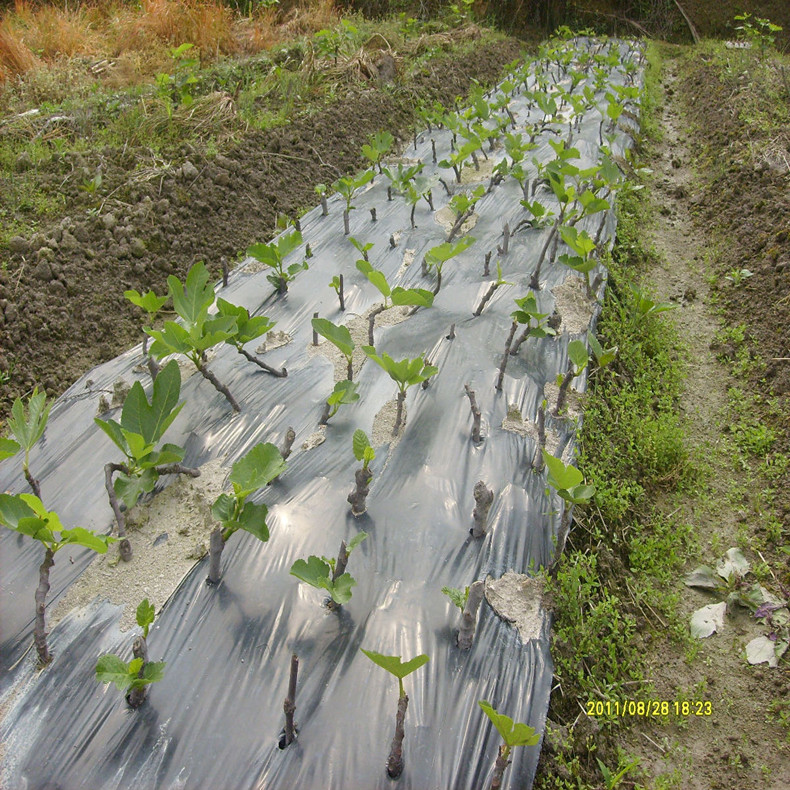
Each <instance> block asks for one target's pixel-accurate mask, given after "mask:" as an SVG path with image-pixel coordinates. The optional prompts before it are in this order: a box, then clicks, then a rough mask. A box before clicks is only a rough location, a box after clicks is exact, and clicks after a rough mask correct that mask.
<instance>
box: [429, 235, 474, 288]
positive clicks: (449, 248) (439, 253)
mask: <svg viewBox="0 0 790 790" xmlns="http://www.w3.org/2000/svg"><path fill="white" fill-rule="evenodd" d="M474 243H475V239H474V238H473V237H472V236H464V237H463V238H462V239H461V240H460V241H458V242H456V243H455V244H451V243H450V242H444V244H439V245H437V246H436V247H431V249H430V250H428V252H426V253H425V268H427V269H429V270H430V269H431V268H435V269H436V288H435V289H434V292H433V293H434V296H435V295H436V294H438V293H439V289H440V288H441V287H442V271H443V269H444V264H445V263H447V261H449V260H452V259H453V258H455V257H456V255H460V254H461V253H462V252H466V250H468V249H469V248H470V247H471V246H472V245H473V244H474Z"/></svg>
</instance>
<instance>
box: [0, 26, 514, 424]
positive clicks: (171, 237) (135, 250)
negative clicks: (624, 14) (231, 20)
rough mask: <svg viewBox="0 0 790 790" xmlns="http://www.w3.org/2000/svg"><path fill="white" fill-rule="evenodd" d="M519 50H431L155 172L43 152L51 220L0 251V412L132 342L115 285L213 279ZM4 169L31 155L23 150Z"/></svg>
mask: <svg viewBox="0 0 790 790" xmlns="http://www.w3.org/2000/svg"><path fill="white" fill-rule="evenodd" d="M456 35H458V36H467V37H468V36H470V35H471V36H477V35H479V33H476V32H475V29H474V28H472V29H467V30H465V31H460V32H458V33H457V34H456ZM523 49H524V44H523V42H520V41H518V40H516V39H506V40H502V41H496V42H491V41H486V42H481V45H480V47H479V48H478V49H477V50H476V51H475V57H474V58H458V57H455V56H453V55H452V54H443V55H441V56H440V57H437V58H435V59H433V60H430V61H429V62H428V65H426V66H425V67H424V68H423V69H422V70H421V71H419V72H418V73H416V74H414V75H411V76H408V77H404V76H397V75H396V76H395V78H394V80H392V81H390V82H388V81H385V80H381V81H380V80H375V79H369V80H368V79H364V78H362V77H359V78H357V79H356V80H354V81H352V82H350V83H348V84H346V85H343V86H342V88H341V90H340V92H339V95H337V96H336V100H335V101H334V102H333V103H331V104H330V105H329V106H324V107H322V108H320V109H316V108H314V107H309V106H307V107H304V108H297V113H296V114H295V117H294V118H293V119H292V120H291V122H290V123H288V124H287V125H285V126H282V127H278V128H275V129H272V130H270V131H267V132H250V133H247V134H244V135H243V136H241V137H240V138H238V137H237V138H236V141H235V142H234V143H233V144H232V145H228V146H226V147H224V148H223V150H221V151H220V152H219V153H214V152H212V155H209V154H207V153H206V152H205V151H201V150H198V149H197V148H196V147H195V146H192V145H189V144H184V145H182V146H181V147H180V148H179V149H178V150H177V151H175V152H174V155H173V156H172V157H170V158H169V161H167V163H163V164H162V166H161V167H160V168H158V169H156V168H149V167H144V168H140V167H138V164H139V163H141V162H148V161H150V160H151V152H150V151H147V150H145V149H143V148H139V147H138V148H133V147H128V148H127V147H118V148H110V147H105V148H104V149H102V150H97V151H93V152H91V153H84V152H76V151H65V152H63V153H59V152H58V151H57V150H53V153H52V156H51V157H50V158H49V159H47V160H46V161H44V162H40V163H38V164H37V165H36V166H37V168H38V169H37V173H36V177H37V178H38V179H40V180H41V184H42V185H44V186H45V188H46V189H47V190H54V191H57V192H59V193H61V194H62V195H63V198H64V204H65V207H66V208H65V211H64V214H63V216H61V217H59V218H57V219H53V220H51V221H50V222H49V223H48V224H47V225H46V226H39V227H38V228H37V229H36V232H33V233H30V234H20V235H19V236H16V237H14V238H12V239H11V240H10V242H9V244H8V245H7V248H6V249H4V250H0V259H1V260H0V264H1V265H0V374H4V377H7V381H6V382H5V383H4V384H3V386H2V390H1V391H0V419H1V418H2V417H3V416H4V415H5V414H7V413H8V411H9V409H10V405H11V404H12V403H13V401H14V399H15V398H16V397H19V396H22V395H24V394H25V393H26V392H29V391H30V390H31V389H32V388H33V386H36V385H37V386H39V387H44V388H45V389H46V391H47V393H48V394H50V395H53V396H55V395H58V394H60V393H61V392H62V391H63V390H64V389H66V387H68V386H69V385H70V384H71V383H72V382H73V381H74V380H75V379H77V378H78V377H79V376H80V375H81V374H83V373H85V372H86V371H87V370H89V369H90V368H91V367H93V366H94V365H96V364H97V363H100V362H103V361H106V360H108V359H111V358H112V357H114V356H116V355H117V354H118V353H120V352H121V351H123V350H124V349H126V348H128V347H129V346H130V345H132V344H134V343H135V342H138V341H139V339H140V337H141V332H140V325H141V313H140V312H139V311H138V310H137V308H134V307H133V306H132V305H131V304H130V303H129V302H128V301H127V300H126V299H125V298H124V296H123V292H124V290H127V289H130V288H134V289H136V290H138V291H141V292H144V291H145V290H148V289H150V288H152V289H154V290H155V291H156V292H157V293H160V294H162V293H166V290H167V286H166V280H167V276H168V275H170V274H175V275H177V276H180V277H182V278H183V276H184V275H185V273H186V272H187V270H188V269H189V267H190V266H191V265H192V264H193V263H194V262H195V261H197V260H203V261H205V263H206V265H207V266H208V267H209V270H210V271H211V273H212V275H214V276H215V277H217V278H219V277H220V276H221V272H222V263H221V259H222V258H223V257H225V258H226V259H227V260H228V261H229V262H230V264H231V265H232V264H233V261H235V260H237V258H238V256H239V253H240V252H243V251H244V250H246V248H247V247H248V246H249V245H250V244H252V243H256V242H260V241H265V240H267V239H268V238H269V237H270V236H271V235H272V232H273V229H274V225H275V220H276V217H277V215H278V214H279V213H285V214H287V215H289V216H291V217H294V216H296V215H297V214H298V213H299V212H300V210H302V209H304V208H307V207H309V206H311V205H313V204H314V203H315V202H316V195H315V192H314V187H315V185H316V184H318V183H331V182H332V181H334V180H335V179H337V178H338V177H340V176H341V175H344V174H346V173H351V172H354V171H355V170H357V169H359V168H360V167H361V166H362V159H361V155H360V148H361V146H362V144H363V143H365V142H367V139H368V136H369V135H370V134H371V133H373V132H376V131H379V130H382V129H388V130H389V131H391V132H392V133H393V134H394V135H395V136H396V140H399V141H400V142H402V143H405V142H407V141H408V139H410V134H411V129H412V127H413V124H414V122H415V108H416V107H417V106H419V104H420V103H421V102H423V101H425V102H427V103H429V104H430V103H432V102H433V101H436V100H438V101H440V102H442V103H443V104H445V105H447V106H451V105H452V103H453V101H454V99H455V98H456V97H457V96H459V95H464V94H465V93H466V92H467V91H468V90H469V87H470V83H471V80H473V79H474V80H477V81H478V82H480V83H482V84H491V83H493V82H495V81H496V80H497V79H498V78H499V76H500V75H501V72H502V69H503V67H504V66H505V65H506V64H507V63H509V62H512V61H513V60H514V59H515V58H517V57H518V56H519V54H520V53H521V51H522V50H523ZM401 72H402V73H405V72H406V69H405V68H402V69H401ZM16 166H17V168H18V169H19V170H20V171H23V170H26V169H28V168H32V167H33V163H32V161H30V159H29V158H26V157H25V156H24V155H22V156H21V157H20V158H19V159H18V161H17V163H16ZM98 168H101V173H102V183H101V193H102V195H103V196H106V197H105V198H104V199H103V201H102V202H100V203H99V204H98V205H97V198H96V196H95V195H94V194H93V193H91V191H90V190H86V189H85V184H86V181H88V180H89V179H90V178H91V177H92V176H93V175H94V174H95V173H96V172H97V169H98Z"/></svg>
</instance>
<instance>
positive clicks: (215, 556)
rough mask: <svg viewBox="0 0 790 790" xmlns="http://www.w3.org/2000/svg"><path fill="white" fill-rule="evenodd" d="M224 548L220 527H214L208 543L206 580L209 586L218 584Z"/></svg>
mask: <svg viewBox="0 0 790 790" xmlns="http://www.w3.org/2000/svg"><path fill="white" fill-rule="evenodd" d="M224 548H225V538H224V537H223V535H222V527H214V529H213V530H212V531H211V535H210V536H209V541H208V550H209V564H208V579H206V581H207V582H208V583H209V584H219V580H220V572H219V564H220V559H221V558H222V550H223V549H224Z"/></svg>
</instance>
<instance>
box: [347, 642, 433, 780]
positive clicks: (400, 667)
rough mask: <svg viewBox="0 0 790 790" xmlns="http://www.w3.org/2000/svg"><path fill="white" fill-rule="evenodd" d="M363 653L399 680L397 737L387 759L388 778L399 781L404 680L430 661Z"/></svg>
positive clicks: (405, 696) (401, 758) (420, 657)
mask: <svg viewBox="0 0 790 790" xmlns="http://www.w3.org/2000/svg"><path fill="white" fill-rule="evenodd" d="M360 649H361V650H362V652H363V653H364V654H365V655H366V656H367V657H368V658H369V659H370V660H371V661H372V662H373V663H374V664H376V665H377V666H379V667H381V668H382V669H386V670H387V672H389V673H390V674H391V675H394V676H395V677H396V678H397V679H398V690H399V695H398V713H397V715H396V717H395V736H394V738H393V739H392V746H391V747H390V753H389V757H388V758H387V776H389V778H390V779H397V778H398V777H399V776H400V775H401V774H402V773H403V737H404V722H405V720H406V708H408V706H409V698H408V696H407V695H406V692H405V691H404V689H403V678H405V677H406V676H407V675H411V673H412V672H414V671H415V670H417V669H419V668H420V667H422V666H424V665H425V664H427V663H428V661H429V660H430V659H429V658H428V656H426V655H425V654H422V655H419V656H415V657H414V658H413V659H411V661H405V662H404V661H402V660H401V657H400V656H384V655H382V654H381V653H374V652H373V651H372V650H365V649H364V648H360Z"/></svg>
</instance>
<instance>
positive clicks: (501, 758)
mask: <svg viewBox="0 0 790 790" xmlns="http://www.w3.org/2000/svg"><path fill="white" fill-rule="evenodd" d="M509 765H510V747H508V746H505V745H504V744H503V745H502V746H500V747H499V755H498V756H497V758H496V762H495V763H494V777H493V779H492V780H491V790H500V789H501V787H502V777H503V775H504V773H505V768H507V767H508V766H509Z"/></svg>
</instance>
